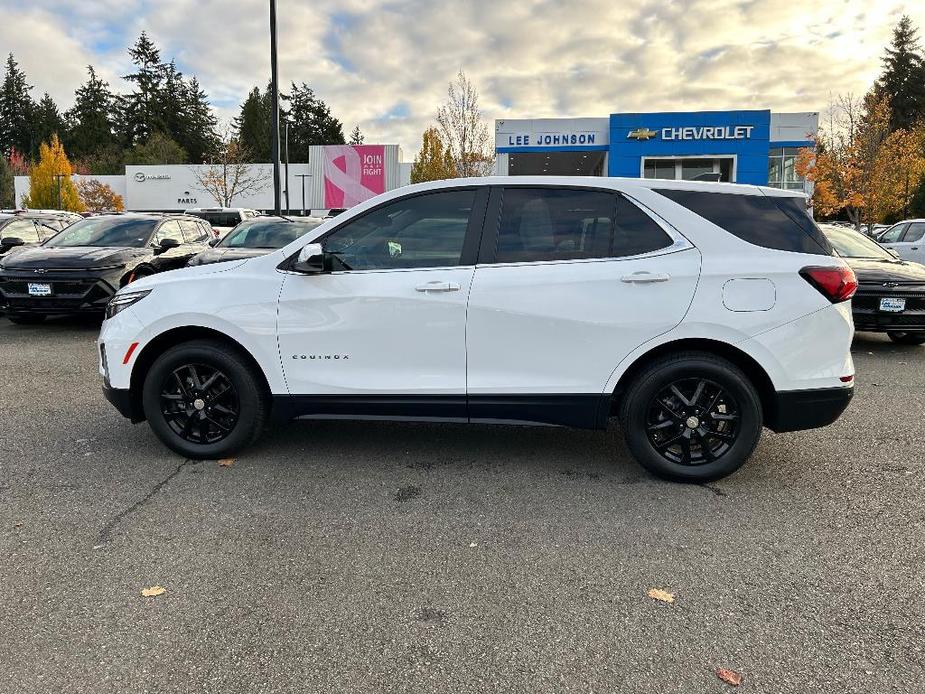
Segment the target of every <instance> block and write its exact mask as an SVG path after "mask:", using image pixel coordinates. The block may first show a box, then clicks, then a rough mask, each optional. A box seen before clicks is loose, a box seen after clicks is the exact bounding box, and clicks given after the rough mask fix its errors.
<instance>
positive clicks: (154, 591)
mask: <svg viewBox="0 0 925 694" xmlns="http://www.w3.org/2000/svg"><path fill="white" fill-rule="evenodd" d="M166 592H167V589H166V588H164V586H151V587H150V588H142V589H141V594H142V595H143V596H144V597H146V598H156V597H157V596H158V595H163V594H164V593H166Z"/></svg>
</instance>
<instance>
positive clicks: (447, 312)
mask: <svg viewBox="0 0 925 694" xmlns="http://www.w3.org/2000/svg"><path fill="white" fill-rule="evenodd" d="M856 286H857V283H856V280H855V277H854V274H853V273H852V272H851V270H850V268H848V266H847V265H846V264H845V262H844V261H843V260H842V259H840V258H838V257H837V256H836V255H834V254H833V252H832V247H831V246H830V245H829V243H828V241H826V239H825V237H824V236H823V235H822V234H821V232H820V231H819V229H818V228H817V227H816V226H815V224H814V223H813V222H812V220H811V219H810V218H809V216H808V215H807V213H806V207H805V198H804V197H803V196H802V195H799V194H794V193H791V192H787V191H783V190H778V189H773V188H758V187H752V186H739V185H731V184H723V183H694V182H684V181H655V180H638V179H630V180H627V179H614V178H594V179H590V178H567V177H535V178H531V177H522V178H521V177H518V178H516V179H514V178H483V179H459V180H453V181H438V182H432V183H425V184H420V185H414V186H408V187H405V188H400V189H397V190H393V191H390V192H388V193H385V194H383V195H380V196H378V197H376V198H373V199H371V200H368V201H366V202H365V203H362V204H360V205H358V206H356V207H354V208H352V209H350V210H349V211H347V212H345V213H344V214H343V215H341V216H338V217H336V218H334V219H331V220H328V221H326V222H325V223H323V224H321V225H320V226H319V227H318V228H317V229H315V230H313V231H312V232H310V233H308V234H306V235H305V236H303V237H301V238H300V239H298V240H296V241H293V242H292V243H290V244H288V245H287V246H285V247H283V248H282V249H279V250H277V251H274V252H272V253H270V254H268V255H265V256H262V257H259V258H253V259H250V260H241V261H236V262H226V263H217V264H214V265H207V266H203V267H197V268H188V269H184V270H179V271H176V272H170V273H166V274H164V275H158V276H154V277H147V278H144V279H141V280H138V281H137V282H135V283H133V284H132V285H131V286H129V287H127V288H126V289H124V290H121V291H119V293H118V294H117V295H116V296H115V297H114V298H113V299H112V301H111V303H110V306H109V310H108V312H107V315H108V319H107V320H106V321H105V322H104V323H103V327H102V331H101V334H100V338H99V348H100V371H101V374H102V376H103V379H104V391H105V393H106V395H107V397H108V399H109V400H110V401H111V402H112V403H113V404H114V405H115V406H116V407H117V408H118V409H119V410H120V411H121V412H122V413H123V414H124V415H125V416H127V417H129V418H131V419H132V421H135V422H138V421H142V420H144V419H147V420H148V422H149V424H150V426H151V427H152V429H153V430H154V431H155V433H156V434H157V435H158V436H159V437H160V438H161V440H162V441H163V442H164V443H165V444H166V445H167V446H169V447H170V448H172V449H173V450H174V451H176V452H177V453H179V454H180V455H183V456H186V457H192V458H218V457H223V456H227V455H231V454H233V453H235V452H236V451H238V450H240V449H242V448H243V447H245V446H247V445H248V444H251V443H252V442H254V441H255V440H256V439H257V437H258V436H259V434H260V433H261V431H263V429H264V425H265V423H266V422H267V421H268V420H270V419H271V418H273V419H278V420H289V419H293V418H308V419H312V418H354V419H364V418H370V419H382V418H389V419H402V420H407V419H410V420H426V421H432V420H445V421H454V422H473V423H478V422H493V423H497V422H509V423H518V424H557V425H566V426H574V427H585V428H592V429H603V428H604V427H606V426H607V422H608V419H609V417H611V416H614V415H615V416H619V418H620V421H621V424H622V429H623V432H624V435H625V438H626V442H627V445H628V447H629V449H630V451H631V452H632V454H633V455H634V456H635V457H636V459H637V460H638V461H639V462H640V463H642V465H644V466H645V467H646V468H648V469H649V470H650V471H652V472H654V473H656V474H658V475H661V476H664V477H668V478H672V479H678V480H686V481H698V482H699V481H704V480H711V479H716V478H719V477H722V476H724V475H727V474H729V473H731V472H732V471H734V470H736V469H737V468H738V467H739V466H740V465H742V464H743V463H744V462H745V460H746V459H747V458H748V457H749V456H750V455H751V453H752V451H753V450H754V448H755V446H756V444H757V442H758V439H759V436H760V434H761V430H762V425H764V426H767V427H769V428H771V429H774V430H776V431H792V430H796V429H806V428H811V427H818V426H824V425H826V424H829V423H831V422H832V421H834V420H835V419H836V418H837V417H838V416H839V415H840V414H841V412H842V411H843V410H844V409H845V407H846V406H847V405H848V402H849V400H850V398H851V396H852V392H853V378H854V366H853V364H852V360H851V353H850V351H849V348H850V345H851V339H852V336H853V332H854V329H853V326H852V322H851V308H850V302H849V301H848V299H849V298H850V297H851V295H852V293H853V292H854V290H855V288H856Z"/></svg>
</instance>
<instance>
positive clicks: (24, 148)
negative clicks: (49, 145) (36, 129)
mask: <svg viewBox="0 0 925 694" xmlns="http://www.w3.org/2000/svg"><path fill="white" fill-rule="evenodd" d="M31 89H32V86H31V85H29V84H27V83H26V74H25V73H24V72H23V71H22V70H20V69H19V65H18V64H17V63H16V60H15V59H14V58H13V54H12V53H10V54H9V57H8V58H7V60H6V72H5V73H4V76H3V85H2V86H0V154H4V155H9V154H10V152H12V151H13V150H14V149H17V150H19V151H20V152H31V151H32V111H33V109H34V108H35V104H34V103H33V101H32V97H31V96H30V95H29V91H30V90H31Z"/></svg>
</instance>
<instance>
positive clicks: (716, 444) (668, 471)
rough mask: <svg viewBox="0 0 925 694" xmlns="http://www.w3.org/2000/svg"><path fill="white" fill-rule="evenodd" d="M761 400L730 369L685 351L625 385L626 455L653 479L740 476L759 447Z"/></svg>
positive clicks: (720, 361)
mask: <svg viewBox="0 0 925 694" xmlns="http://www.w3.org/2000/svg"><path fill="white" fill-rule="evenodd" d="M762 421H763V420H762V412H761V400H760V398H759V397H758V393H757V392H756V390H755V388H754V386H753V385H752V384H751V382H750V381H749V380H748V377H747V376H746V375H745V374H744V373H743V372H742V371H741V369H739V368H738V367H737V366H735V364H733V363H731V362H729V361H727V360H725V359H722V358H720V357H717V356H714V355H712V354H708V353H702V352H684V353H680V354H677V355H672V356H669V357H665V358H662V359H659V360H658V361H655V362H653V363H651V364H649V365H648V366H647V367H645V369H644V370H643V371H642V373H640V374H639V375H638V376H637V377H636V378H635V379H634V380H633V381H632V383H631V384H630V386H629V388H628V389H627V391H626V393H625V396H624V397H623V399H622V402H621V406H620V422H621V424H622V427H623V435H624V437H625V439H626V444H627V446H628V447H629V449H630V452H631V453H632V454H633V456H634V457H635V458H636V460H637V461H639V463H640V464H641V465H642V466H643V467H645V468H646V469H647V470H649V471H650V472H652V473H654V474H656V475H658V476H660V477H665V478H667V479H671V480H676V481H681V482H708V481H711V480H716V479H719V478H721V477H725V476H726V475H729V474H731V473H733V472H735V471H736V470H738V469H739V468H740V467H741V466H742V465H743V464H744V463H745V461H746V460H748V458H749V456H751V454H752V452H753V451H754V450H755V446H756V445H757V444H758V439H759V438H760V436H761V427H762Z"/></svg>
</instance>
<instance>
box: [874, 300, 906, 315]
mask: <svg viewBox="0 0 925 694" xmlns="http://www.w3.org/2000/svg"><path fill="white" fill-rule="evenodd" d="M880 310H881V311H889V312H890V313H899V312H900V311H905V310H906V300H905V299H895V298H893V297H885V298H883V299H880Z"/></svg>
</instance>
